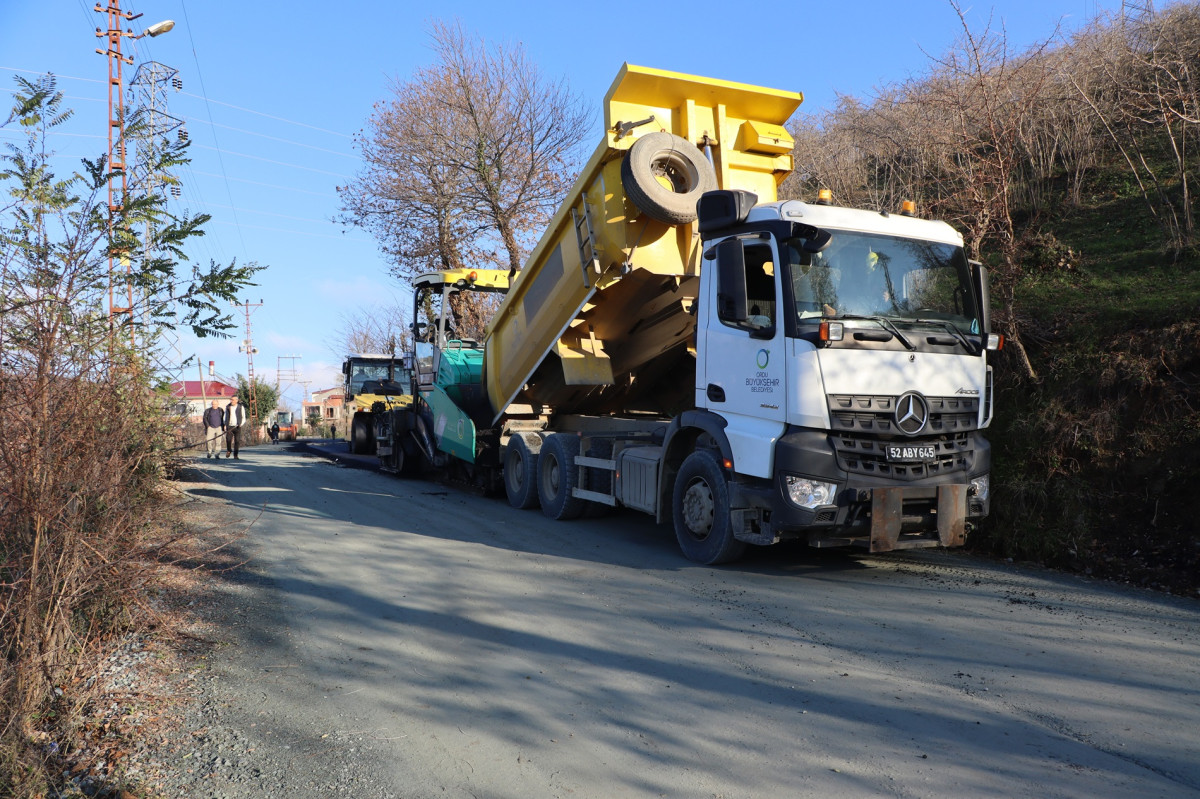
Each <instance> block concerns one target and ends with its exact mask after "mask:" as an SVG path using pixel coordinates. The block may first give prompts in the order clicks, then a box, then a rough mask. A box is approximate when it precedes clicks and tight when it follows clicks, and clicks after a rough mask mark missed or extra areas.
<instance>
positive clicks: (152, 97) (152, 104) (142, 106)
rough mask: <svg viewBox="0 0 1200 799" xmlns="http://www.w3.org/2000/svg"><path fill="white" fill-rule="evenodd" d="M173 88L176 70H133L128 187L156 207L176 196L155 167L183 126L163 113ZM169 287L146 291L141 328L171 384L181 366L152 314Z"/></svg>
mask: <svg viewBox="0 0 1200 799" xmlns="http://www.w3.org/2000/svg"><path fill="white" fill-rule="evenodd" d="M169 87H173V88H174V89H175V90H176V91H179V90H180V89H182V88H183V84H182V81H181V80H180V78H179V70H177V69H175V68H174V67H169V66H167V65H165V64H161V63H159V62H157V61H145V62H143V63H141V64H139V65H138V68H137V70H136V71H135V72H134V73H133V78H131V79H130V81H129V105H130V107H131V108H132V113H131V115H130V119H131V120H136V123H135V124H131V125H130V126H129V129H128V131H127V133H128V136H129V138H130V139H131V140H132V141H133V142H134V143H135V144H136V149H135V157H134V163H133V165H132V167H131V168H130V170H129V174H130V179H131V180H132V182H133V185H134V186H135V187H136V188H137V189H138V190H140V191H141V192H142V193H143V194H145V195H146V196H147V197H154V198H156V199H157V200H158V201H159V203H160V207H162V206H165V204H166V202H167V196H166V191H165V189H166V188H167V187H168V186H169V187H171V189H172V191H175V190H176V189H177V188H178V186H179V180H178V179H177V178H176V177H175V176H174V175H173V174H171V173H169V172H167V171H165V170H163V169H160V168H159V167H158V163H159V157H160V155H161V154H162V152H163V149H164V142H165V140H166V138H167V136H169V135H170V134H171V133H173V132H174V131H176V130H177V129H179V128H181V127H182V126H183V120H181V119H179V118H177V117H174V116H171V114H169V113H167V89H168V88H169ZM142 245H143V253H142V255H143V258H144V259H145V262H146V263H150V261H151V259H152V257H153V256H154V255H155V248H154V220H153V218H152V217H148V218H147V219H146V227H145V236H144V238H143V242H142ZM169 292H170V286H169V284H168V285H167V286H164V287H163V288H161V289H160V290H159V296H157V297H156V296H153V295H151V293H150V292H149V291H147V294H146V296H145V297H144V298H143V299H144V303H143V306H144V310H143V316H142V325H143V327H144V328H145V329H146V330H147V331H149V333H148V335H147V337H146V338H147V343H148V344H149V345H150V346H152V347H155V349H154V351H153V352H151V353H150V358H151V360H152V362H153V363H154V365H155V367H156V369H157V370H158V371H159V372H160V373H164V377H165V378H166V379H168V380H170V381H174V380H177V379H179V374H178V373H180V372H182V369H183V364H182V363H178V364H176V363H175V362H173V361H171V360H170V358H169V357H167V355H166V348H165V347H164V337H163V334H164V333H165V332H167V331H165V330H153V329H152V328H153V321H154V319H153V317H154V309H155V308H157V307H159V306H160V305H163V304H166V303H169V302H170V297H169Z"/></svg>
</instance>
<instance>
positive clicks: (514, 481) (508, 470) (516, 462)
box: [504, 449, 525, 494]
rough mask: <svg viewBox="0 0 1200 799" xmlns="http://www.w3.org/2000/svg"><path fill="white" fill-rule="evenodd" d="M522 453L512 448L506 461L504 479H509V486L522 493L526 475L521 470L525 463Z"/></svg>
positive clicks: (514, 491) (515, 491)
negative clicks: (523, 462)
mask: <svg viewBox="0 0 1200 799" xmlns="http://www.w3.org/2000/svg"><path fill="white" fill-rule="evenodd" d="M521 461H522V458H521V453H520V452H517V451H516V450H513V449H510V450H509V451H508V457H507V458H505V462H504V479H505V480H506V481H508V487H509V488H511V489H512V491H513V493H514V494H517V493H520V491H521V488H522V486H524V485H525V475H524V473H523V472H522V471H521V469H522V466H523V464H522V463H521Z"/></svg>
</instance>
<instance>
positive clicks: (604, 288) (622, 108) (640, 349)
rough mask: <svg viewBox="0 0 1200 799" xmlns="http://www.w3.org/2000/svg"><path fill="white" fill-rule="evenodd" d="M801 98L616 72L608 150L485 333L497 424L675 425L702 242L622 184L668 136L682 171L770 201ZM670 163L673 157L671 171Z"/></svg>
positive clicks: (687, 384) (688, 392)
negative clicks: (634, 420) (695, 169)
mask: <svg viewBox="0 0 1200 799" xmlns="http://www.w3.org/2000/svg"><path fill="white" fill-rule="evenodd" d="M802 99H803V98H802V96H801V95H800V94H799V93H797V92H788V91H779V90H775V89H765V88H760V87H757V86H748V85H744V84H739V83H731V82H729V81H723V80H715V79H711V78H700V77H695V76H691V75H682V74H678V73H674V72H666V71H663V70H657V69H649V68H646V67H635V66H631V65H629V64H626V65H624V66H623V67H622V68H621V71H620V73H619V74H618V75H617V78H616V80H615V81H614V82H613V85H612V87H611V88H610V89H609V91H608V94H607V96H606V97H605V108H604V125H605V134H604V139H603V141H601V142H600V144H599V146H598V147H597V148H596V151H595V152H594V153H593V154H592V157H591V158H590V159H589V160H588V163H587V166H585V167H584V169H583V173H582V174H581V175H580V176H579V179H578V180H576V181H575V185H574V186H572V188H571V191H570V193H569V194H568V196H567V199H566V200H565V201H564V203H563V205H562V207H561V208H560V209H559V210H558V213H557V214H555V216H554V218H553V219H552V220H551V221H550V224H549V226H548V227H547V229H546V232H545V234H544V235H543V236H542V238H541V240H540V241H539V242H538V245H537V247H536V248H535V249H534V250H533V252H532V254H531V255H530V256H529V260H528V261H527V262H526V263H525V266H524V268H523V269H522V271H521V272H520V273H519V274H518V276H517V278H516V280H515V281H514V284H513V286H512V288H511V289H510V291H509V293H508V295H507V296H506V297H505V299H504V301H503V303H502V305H501V306H500V309H499V311H498V312H497V314H496V316H495V317H494V318H493V320H492V322H491V324H490V325H489V326H488V329H487V332H486V339H485V341H486V343H485V352H486V356H485V357H486V366H485V369H484V375H485V380H486V383H487V386H486V389H487V394H488V398H489V401H490V402H491V405H492V408H493V410H494V412H495V413H496V415H497V417H499V416H500V415H503V414H504V413H506V412H510V413H529V412H532V413H547V412H554V413H588V414H596V413H638V412H652V413H674V412H677V411H678V410H680V409H681V408H682V407H687V406H690V404H691V402H692V399H693V387H694V385H695V382H694V374H695V341H694V332H695V318H694V316H692V315H690V314H689V311H690V310H691V306H692V303H693V301H694V299H695V297H696V292H697V289H698V284H699V278H698V276H699V269H700V252H699V242H700V239H699V236H698V235H697V234H696V229H695V223H694V222H690V223H670V222H664V221H659V219H657V218H655V217H654V216H652V215H651V214H648V213H646V212H645V211H644V209H643V208H639V207H638V205H636V204H635V203H634V201H633V200H632V199H630V197H629V196H628V194H627V192H626V190H625V187H624V185H623V183H622V162H623V160H624V159H626V158H627V153H628V151H629V150H630V149H631V148H632V147H633V146H634V145H635V144H636V143H637V142H638V140H639V139H641V138H642V137H644V136H647V135H650V134H656V133H660V132H663V131H665V132H667V133H670V134H674V135H675V136H678V137H681V138H682V139H684V140H686V142H680V143H679V144H680V147H679V150H680V154H683V155H686V158H684V159H676V160H678V163H679V164H681V165H682V171H686V170H687V169H689V168H690V167H689V164H691V165H693V166H694V165H695V162H696V161H697V158H698V159H699V160H700V161H701V162H702V164H701V166H703V165H704V164H706V163H708V162H710V161H711V172H712V173H714V174H715V178H716V180H715V183H716V184H717V185H711V186H710V188H724V189H746V190H748V191H752V192H754V193H755V194H757V195H758V197H759V201H760V202H772V201H774V200H775V199H776V198H777V195H776V189H777V187H778V185H779V183H780V182H781V181H782V180H783V179H784V177H786V176H787V174H788V173H789V172H790V171H791V169H792V157H791V150H792V139H791V137H790V136H789V135H788V133H787V131H786V130H785V129H784V127H783V125H784V123H785V122H786V121H787V119H788V118H789V117H790V116H791V115H792V113H793V112H794V111H795V110H796V108H797V107H798V106H799V105H800V102H801V100H802ZM651 118H652V119H651ZM668 138H669V137H665V136H661V135H660V136H659V137H658V139H656V140H647V141H646V143H645V144H646V145H649V144H650V143H651V141H658V140H666V139H668ZM671 141H677V140H673V139H672V140H671ZM686 143H690V145H688V144H686ZM672 147H674V145H672ZM688 147H691V148H693V149H694V151H693V150H689V149H687V148H688ZM640 149H641V150H642V151H645V150H646V149H647V148H646V147H642V148H640ZM683 150H687V152H686V153H683ZM674 155H675V154H674V153H668V154H667V157H666V161H665V163H667V164H668V166H670V165H671V164H672V163H675V161H673V160H672V156H674ZM631 162H632V159H631ZM631 168H632V167H630V166H629V165H627V166H626V169H627V170H628V169H631ZM705 168H707V167H705ZM644 171H645V170H643V172H644ZM701 171H703V170H701ZM656 179H657V180H658V182H659V183H660V184H661V185H662V186H664V187H669V186H672V185H675V184H674V181H676V180H683V181H684V183H685V185H684V186H683V188H686V176H685V177H683V178H681V177H680V176H679V175H677V174H676V173H675V170H674V169H673V168H669V169H667V170H666V171H665V172H661V173H660V174H659V176H658V177H657V178H656ZM675 190H676V191H678V190H679V188H678V187H676V189H675ZM692 203H693V204H694V200H692ZM643 204H646V203H643ZM684 205H687V203H684ZM657 215H658V216H659V217H660V218H661V216H662V214H661V213H659V214H657Z"/></svg>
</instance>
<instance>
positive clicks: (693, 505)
mask: <svg viewBox="0 0 1200 799" xmlns="http://www.w3.org/2000/svg"><path fill="white" fill-rule="evenodd" d="M715 507H716V503H714V502H713V494H712V489H711V488H709V486H708V483H707V482H705V481H704V480H703V479H700V478H697V479H695V480H693V481H692V482H691V483H689V484H688V487H687V490H686V491H684V493H683V523H684V526H685V527H687V531H688V533H689V534H690V535H691V536H692V538H695V539H696V540H697V541H703V540H704V539H706V538H708V534H709V533H710V532H712V525H713V510H714V508H715Z"/></svg>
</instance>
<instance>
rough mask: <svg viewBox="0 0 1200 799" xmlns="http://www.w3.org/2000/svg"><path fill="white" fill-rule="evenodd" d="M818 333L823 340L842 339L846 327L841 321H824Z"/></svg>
mask: <svg viewBox="0 0 1200 799" xmlns="http://www.w3.org/2000/svg"><path fill="white" fill-rule="evenodd" d="M819 331H820V332H819V333H818V335H819V336H820V338H821V341H841V340H842V337H843V336H845V335H846V328H845V326H844V325H843V324H842V323H841V322H822V323H821V326H820V328H819Z"/></svg>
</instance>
